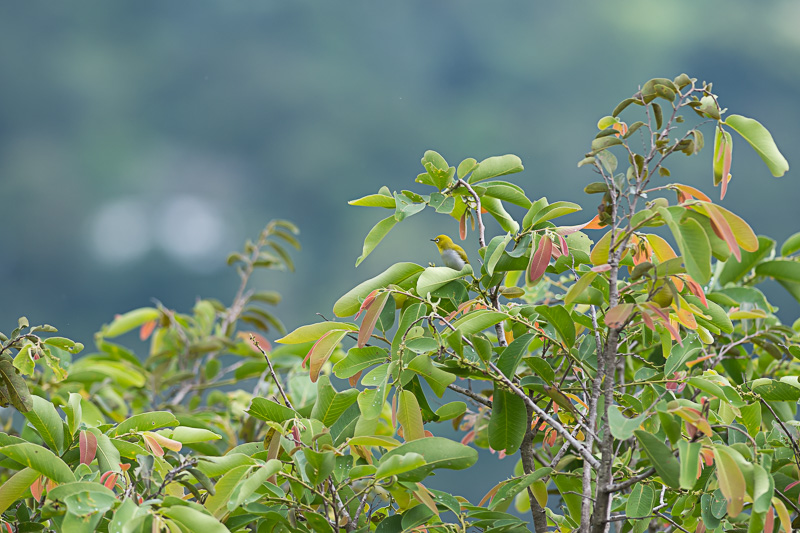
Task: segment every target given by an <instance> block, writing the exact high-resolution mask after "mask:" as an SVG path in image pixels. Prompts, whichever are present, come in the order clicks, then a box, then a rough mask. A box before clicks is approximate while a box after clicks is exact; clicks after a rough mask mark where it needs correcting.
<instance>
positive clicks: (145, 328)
mask: <svg viewBox="0 0 800 533" xmlns="http://www.w3.org/2000/svg"><path fill="white" fill-rule="evenodd" d="M157 323H158V322H157V321H155V320H149V321H147V322H145V323H144V324H142V327H141V328H139V338H140V339H141V340H143V341H146V340H147V339H148V337H150V335H151V334H152V333H153V330H154V329H156V324H157Z"/></svg>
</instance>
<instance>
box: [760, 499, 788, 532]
mask: <svg viewBox="0 0 800 533" xmlns="http://www.w3.org/2000/svg"><path fill="white" fill-rule="evenodd" d="M784 492H785V489H784ZM773 531H775V510H774V509H773V508H772V507H770V508H769V511H767V516H766V518H765V519H764V533H772V532H773Z"/></svg>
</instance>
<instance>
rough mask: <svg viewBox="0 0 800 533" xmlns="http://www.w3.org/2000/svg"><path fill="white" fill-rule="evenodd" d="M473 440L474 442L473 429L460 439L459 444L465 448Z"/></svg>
mask: <svg viewBox="0 0 800 533" xmlns="http://www.w3.org/2000/svg"><path fill="white" fill-rule="evenodd" d="M474 440H475V430H474V429H473V430H470V431H468V432H467V434H466V435H464V436H463V437H462V438H461V444H463V445H464V446H466V445H468V444H469V443H471V442H472V441H474Z"/></svg>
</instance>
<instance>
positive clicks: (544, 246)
mask: <svg viewBox="0 0 800 533" xmlns="http://www.w3.org/2000/svg"><path fill="white" fill-rule="evenodd" d="M552 253H553V241H551V240H550V238H549V237H547V236H546V235H542V238H541V239H539V244H538V246H537V247H536V251H535V252H534V253H533V255H531V263H530V265H529V266H528V283H531V284H533V283H536V282H537V281H539V280H540V279H541V278H542V276H544V271H545V269H547V265H549V264H550V257H551V256H552Z"/></svg>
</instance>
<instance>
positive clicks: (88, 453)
mask: <svg viewBox="0 0 800 533" xmlns="http://www.w3.org/2000/svg"><path fill="white" fill-rule="evenodd" d="M78 445H79V448H80V456H81V459H80V460H81V464H85V465H88V464H91V463H92V461H94V458H95V455H97V437H96V436H95V435H94V433H92V432H90V431H86V430H84V431H81V433H80V435H79V437H78Z"/></svg>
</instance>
